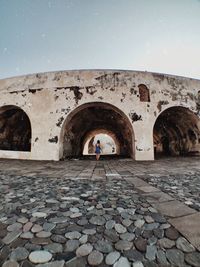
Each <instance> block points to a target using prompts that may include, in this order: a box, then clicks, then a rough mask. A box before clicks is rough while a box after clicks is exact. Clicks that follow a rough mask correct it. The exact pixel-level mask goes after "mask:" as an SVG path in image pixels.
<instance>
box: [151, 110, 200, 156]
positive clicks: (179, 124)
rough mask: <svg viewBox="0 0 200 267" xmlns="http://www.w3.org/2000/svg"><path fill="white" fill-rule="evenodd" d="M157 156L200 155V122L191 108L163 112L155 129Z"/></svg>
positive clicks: (156, 122) (157, 120)
mask: <svg viewBox="0 0 200 267" xmlns="http://www.w3.org/2000/svg"><path fill="white" fill-rule="evenodd" d="M153 139H154V154H155V156H157V157H158V156H159V155H167V156H184V155H200V120H199V117H198V116H197V115H196V114H195V113H194V112H192V111H191V110H190V109H189V108H186V107H183V106H173V107H169V108H167V109H165V110H164V111H162V112H161V113H160V114H159V116H158V117H157V119H156V121H155V124H154V127H153Z"/></svg>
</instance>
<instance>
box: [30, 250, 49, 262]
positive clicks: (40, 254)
mask: <svg viewBox="0 0 200 267" xmlns="http://www.w3.org/2000/svg"><path fill="white" fill-rule="evenodd" d="M51 258H52V254H51V253H50V252H48V251H45V250H39V251H33V252H31V253H30V255H29V260H30V261H31V262H33V263H45V262H49V261H50V260H51Z"/></svg>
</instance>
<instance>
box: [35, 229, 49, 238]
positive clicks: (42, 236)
mask: <svg viewBox="0 0 200 267" xmlns="http://www.w3.org/2000/svg"><path fill="white" fill-rule="evenodd" d="M51 235H52V233H51V232H46V231H41V232H39V233H37V234H36V236H37V237H41V238H47V237H50V236H51Z"/></svg>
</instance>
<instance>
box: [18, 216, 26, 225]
mask: <svg viewBox="0 0 200 267" xmlns="http://www.w3.org/2000/svg"><path fill="white" fill-rule="evenodd" d="M17 221H18V222H19V223H22V224H25V223H27V222H28V219H27V218H26V217H21V218H19V219H17Z"/></svg>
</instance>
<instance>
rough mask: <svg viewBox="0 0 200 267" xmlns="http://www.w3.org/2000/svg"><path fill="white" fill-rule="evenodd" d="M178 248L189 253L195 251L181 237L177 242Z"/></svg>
mask: <svg viewBox="0 0 200 267" xmlns="http://www.w3.org/2000/svg"><path fill="white" fill-rule="evenodd" d="M176 247H177V248H178V249H180V250H182V251H183V252H187V253H189V252H193V251H195V248H194V247H193V246H192V245H191V244H190V243H189V242H188V241H187V240H186V239H185V238H184V237H179V238H178V239H177V240H176Z"/></svg>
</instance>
